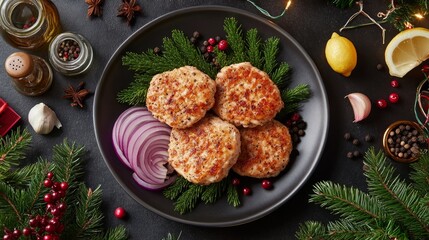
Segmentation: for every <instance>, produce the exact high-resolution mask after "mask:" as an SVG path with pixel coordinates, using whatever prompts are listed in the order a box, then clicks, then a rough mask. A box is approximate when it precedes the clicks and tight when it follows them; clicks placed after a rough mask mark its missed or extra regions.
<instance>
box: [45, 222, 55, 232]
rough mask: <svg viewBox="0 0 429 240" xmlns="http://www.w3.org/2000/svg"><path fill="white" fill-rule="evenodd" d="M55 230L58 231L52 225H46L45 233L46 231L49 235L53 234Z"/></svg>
mask: <svg viewBox="0 0 429 240" xmlns="http://www.w3.org/2000/svg"><path fill="white" fill-rule="evenodd" d="M55 230H56V228H55V226H54V225H51V224H48V225H46V227H45V231H46V232H49V233H53V232H55Z"/></svg>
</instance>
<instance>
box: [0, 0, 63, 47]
mask: <svg viewBox="0 0 429 240" xmlns="http://www.w3.org/2000/svg"><path fill="white" fill-rule="evenodd" d="M0 27H1V28H2V29H3V31H1V33H2V36H3V38H4V39H5V40H6V41H8V42H9V43H10V44H11V45H13V46H14V47H17V48H22V49H37V48H39V47H42V46H47V45H48V44H49V42H50V41H51V40H52V39H53V38H54V37H55V36H56V35H58V34H59V33H60V32H61V23H60V17H59V14H58V10H57V8H56V6H55V5H54V3H52V2H51V1H50V0H3V1H0Z"/></svg>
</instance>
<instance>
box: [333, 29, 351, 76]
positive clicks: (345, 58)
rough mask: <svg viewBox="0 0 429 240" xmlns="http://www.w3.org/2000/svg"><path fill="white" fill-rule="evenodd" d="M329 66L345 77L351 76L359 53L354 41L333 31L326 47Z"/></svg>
mask: <svg viewBox="0 0 429 240" xmlns="http://www.w3.org/2000/svg"><path fill="white" fill-rule="evenodd" d="M325 56H326V60H328V64H329V66H331V68H332V69H333V70H334V71H335V72H337V73H340V74H342V75H343V76H345V77H348V76H350V74H351V73H352V71H353V69H354V68H355V67H356V64H357V53H356V48H355V46H354V45H353V43H352V42H351V41H350V40H349V39H347V38H345V37H342V36H340V35H338V34H337V33H335V32H334V33H332V36H331V39H329V40H328V42H327V43H326V47H325Z"/></svg>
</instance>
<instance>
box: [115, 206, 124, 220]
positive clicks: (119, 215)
mask: <svg viewBox="0 0 429 240" xmlns="http://www.w3.org/2000/svg"><path fill="white" fill-rule="evenodd" d="M126 214H127V212H126V211H125V209H124V208H121V207H118V208H116V209H115V217H116V218H119V219H122V218H124V217H125V215H126Z"/></svg>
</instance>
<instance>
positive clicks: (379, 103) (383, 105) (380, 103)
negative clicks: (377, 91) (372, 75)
mask: <svg viewBox="0 0 429 240" xmlns="http://www.w3.org/2000/svg"><path fill="white" fill-rule="evenodd" d="M377 107H379V108H386V107H387V102H386V100H384V99H379V100H378V101H377Z"/></svg>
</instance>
